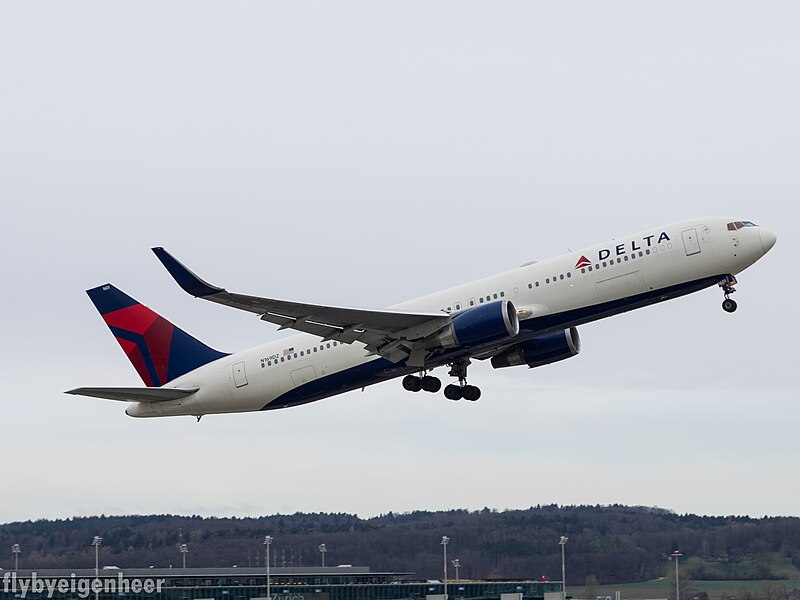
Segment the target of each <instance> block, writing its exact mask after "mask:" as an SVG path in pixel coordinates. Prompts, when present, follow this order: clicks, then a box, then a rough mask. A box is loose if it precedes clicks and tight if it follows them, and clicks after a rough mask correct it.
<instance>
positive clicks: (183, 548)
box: [179, 544, 189, 569]
mask: <svg viewBox="0 0 800 600" xmlns="http://www.w3.org/2000/svg"><path fill="white" fill-rule="evenodd" d="M179 548H180V549H181V557H182V558H183V568H184V569H185V568H186V555H187V554H188V553H189V546H187V545H186V544H181V545H180V546H179Z"/></svg>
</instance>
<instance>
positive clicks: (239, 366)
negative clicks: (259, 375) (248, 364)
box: [233, 361, 247, 388]
mask: <svg viewBox="0 0 800 600" xmlns="http://www.w3.org/2000/svg"><path fill="white" fill-rule="evenodd" d="M233 382H234V383H235V384H236V387H237V388H240V387H244V386H246V385H247V373H246V372H245V370H244V361H242V362H238V363H236V364H235V365H233Z"/></svg>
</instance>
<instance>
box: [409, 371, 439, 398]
mask: <svg viewBox="0 0 800 600" xmlns="http://www.w3.org/2000/svg"><path fill="white" fill-rule="evenodd" d="M403 387H404V388H405V389H406V390H408V391H409V392H418V391H420V390H425V391H426V392H431V393H433V394H435V393H436V392H438V391H439V390H440V389H442V382H441V380H440V379H439V378H438V377H433V376H432V375H424V376H422V377H417V376H416V375H406V376H405V377H403Z"/></svg>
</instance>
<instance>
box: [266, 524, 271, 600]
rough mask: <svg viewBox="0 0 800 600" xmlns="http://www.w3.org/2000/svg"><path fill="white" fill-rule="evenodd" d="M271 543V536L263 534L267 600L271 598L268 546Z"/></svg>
mask: <svg viewBox="0 0 800 600" xmlns="http://www.w3.org/2000/svg"><path fill="white" fill-rule="evenodd" d="M270 544H272V536H270V535H265V536H264V546H265V547H266V554H265V555H264V558H265V559H266V563H267V600H272V593H271V590H270V588H269V546H270Z"/></svg>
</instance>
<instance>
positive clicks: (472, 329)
mask: <svg viewBox="0 0 800 600" xmlns="http://www.w3.org/2000/svg"><path fill="white" fill-rule="evenodd" d="M518 333H519V317H517V309H516V308H515V307H514V304H513V303H512V302H511V301H510V300H500V301H498V302H490V303H489V304H484V305H483V306H476V307H475V308H470V309H469V310H465V311H464V312H462V313H459V314H457V315H455V316H454V317H453V322H452V323H451V324H450V325H449V326H448V327H447V329H445V330H444V331H443V332H441V333H440V334H439V343H440V344H441V345H442V347H444V348H454V347H457V346H458V347H470V346H480V345H482V344H488V343H490V342H494V341H497V340H500V339H503V338H507V337H514V336H515V335H517V334H518Z"/></svg>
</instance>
